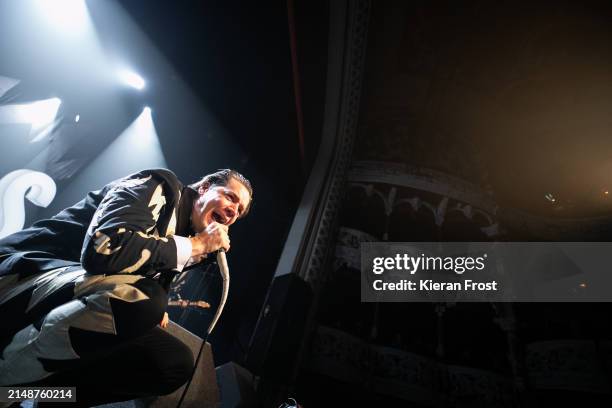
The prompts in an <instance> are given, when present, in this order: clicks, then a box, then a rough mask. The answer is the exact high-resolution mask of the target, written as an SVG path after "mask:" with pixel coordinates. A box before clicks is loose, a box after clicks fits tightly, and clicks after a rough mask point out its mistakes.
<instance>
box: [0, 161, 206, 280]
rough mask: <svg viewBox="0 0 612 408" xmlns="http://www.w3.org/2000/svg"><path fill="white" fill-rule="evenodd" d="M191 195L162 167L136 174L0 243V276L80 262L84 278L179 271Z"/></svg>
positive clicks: (187, 252) (193, 195) (22, 274)
mask: <svg viewBox="0 0 612 408" xmlns="http://www.w3.org/2000/svg"><path fill="white" fill-rule="evenodd" d="M196 197H197V192H196V191H194V190H193V189H191V188H189V187H185V186H183V184H182V183H181V182H180V181H179V180H178V179H177V177H176V176H175V175H174V173H172V172H171V171H169V170H165V169H151V170H143V171H141V172H139V173H135V174H132V175H130V176H128V177H125V178H123V179H120V180H116V181H114V182H112V183H109V184H108V185H106V186H105V187H104V188H102V189H101V190H98V191H94V192H90V193H89V194H88V195H87V196H86V197H85V198H84V199H83V200H81V201H80V202H78V203H77V204H75V205H74V206H72V207H70V208H67V209H65V210H63V211H62V212H60V213H59V214H57V215H55V216H54V217H52V218H50V219H46V220H41V221H38V222H36V223H35V224H33V225H32V227H30V228H27V229H24V230H22V231H19V232H17V233H15V234H12V235H9V236H7V237H5V238H3V239H1V240H0V277H2V276H5V275H11V274H17V275H18V276H19V278H18V280H21V279H23V278H25V277H29V276H32V275H34V274H37V273H40V272H43V271H48V270H50V269H54V268H59V267H63V266H72V265H79V264H82V265H83V267H84V268H85V269H86V270H87V272H89V273H91V274H117V273H134V274H140V275H145V276H150V275H152V274H154V273H155V272H157V271H163V270H173V269H179V270H180V269H181V268H182V265H183V264H184V263H185V262H187V260H188V259H189V256H190V252H191V244H189V243H188V241H187V239H186V238H185V237H186V236H187V235H190V234H192V233H193V231H191V226H190V224H191V223H190V215H191V208H192V204H193V201H194V199H195V198H196Z"/></svg>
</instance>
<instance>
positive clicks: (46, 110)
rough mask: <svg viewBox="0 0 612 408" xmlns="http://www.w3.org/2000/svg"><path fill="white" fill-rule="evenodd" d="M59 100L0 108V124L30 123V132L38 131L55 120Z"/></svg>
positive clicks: (46, 100)
mask: <svg viewBox="0 0 612 408" xmlns="http://www.w3.org/2000/svg"><path fill="white" fill-rule="evenodd" d="M61 104H62V101H61V99H59V98H51V99H45V100H42V101H36V102H32V103H28V104H23V105H5V106H1V107H0V123H30V124H31V125H32V130H33V131H36V130H39V129H41V128H43V127H45V126H47V125H49V124H51V123H53V121H54V120H55V116H56V115H57V110H58V109H59V107H60V105H61Z"/></svg>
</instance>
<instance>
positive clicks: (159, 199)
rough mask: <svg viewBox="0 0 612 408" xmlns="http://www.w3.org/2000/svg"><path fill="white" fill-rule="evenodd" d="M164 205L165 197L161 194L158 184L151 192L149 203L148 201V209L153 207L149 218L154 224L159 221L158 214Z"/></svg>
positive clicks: (160, 187)
mask: <svg viewBox="0 0 612 408" xmlns="http://www.w3.org/2000/svg"><path fill="white" fill-rule="evenodd" d="M164 205H166V197H165V196H164V195H163V194H162V186H161V184H160V185H159V186H157V188H156V189H155V191H154V192H153V197H151V201H149V208H151V207H154V208H153V209H152V210H151V216H152V217H153V221H154V222H157V220H158V219H159V213H160V212H161V209H162V207H163V206H164Z"/></svg>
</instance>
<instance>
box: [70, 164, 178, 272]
mask: <svg viewBox="0 0 612 408" xmlns="http://www.w3.org/2000/svg"><path fill="white" fill-rule="evenodd" d="M165 205H166V197H165V195H164V182H163V181H160V180H157V179H156V178H155V177H154V176H153V175H148V176H147V175H144V176H143V175H142V173H140V174H137V175H134V176H130V177H128V178H126V179H122V180H120V181H118V182H116V183H114V184H112V185H111V186H109V187H108V188H107V192H106V194H105V195H104V197H103V199H102V201H101V202H100V205H99V206H98V209H97V210H96V212H95V214H94V216H93V218H92V220H91V223H90V225H89V228H88V229H87V234H86V235H85V240H84V242H83V248H82V250H81V263H82V264H83V267H84V268H85V270H87V271H88V272H89V273H92V274H116V273H137V274H146V273H147V272H149V271H151V270H164V269H176V268H177V245H176V242H175V240H174V237H172V236H168V237H158V236H157V230H156V223H157V220H158V218H159V215H160V212H162V209H163V208H164V206H165Z"/></svg>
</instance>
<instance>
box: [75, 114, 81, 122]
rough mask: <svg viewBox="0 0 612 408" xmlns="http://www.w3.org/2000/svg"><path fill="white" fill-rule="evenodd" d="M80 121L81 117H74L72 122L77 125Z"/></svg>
mask: <svg viewBox="0 0 612 408" xmlns="http://www.w3.org/2000/svg"><path fill="white" fill-rule="evenodd" d="M80 120H81V115H76V116H75V117H74V121H75V122H76V123H79V121H80Z"/></svg>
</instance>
